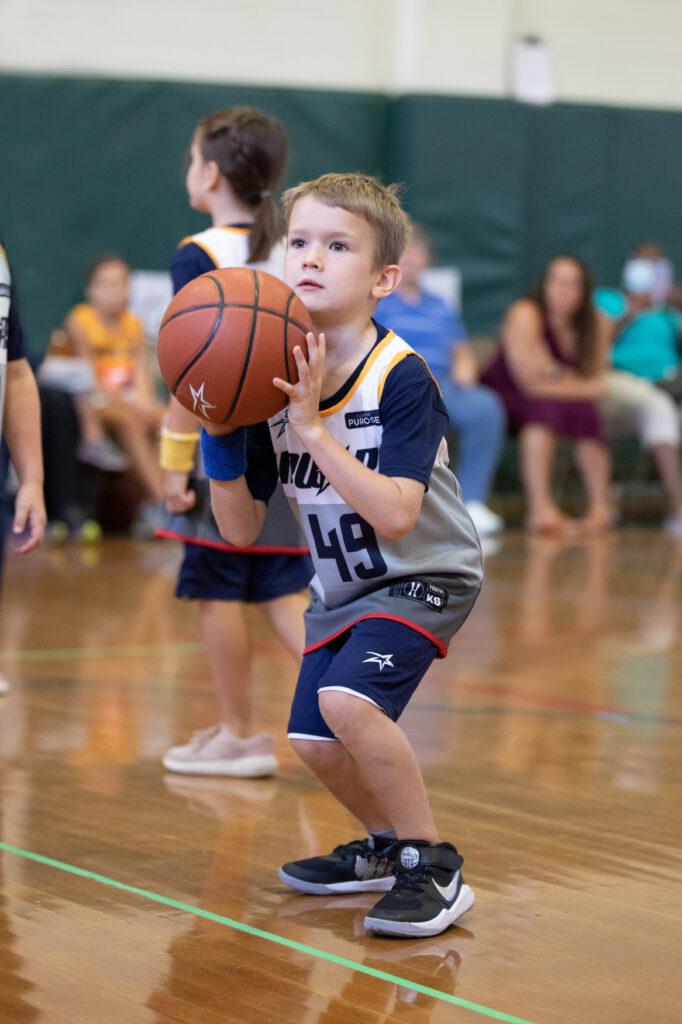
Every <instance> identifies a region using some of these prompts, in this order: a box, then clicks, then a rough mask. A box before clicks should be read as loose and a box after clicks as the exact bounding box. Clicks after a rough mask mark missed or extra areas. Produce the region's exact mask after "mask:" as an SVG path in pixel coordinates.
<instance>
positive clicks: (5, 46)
mask: <svg viewBox="0 0 682 1024" xmlns="http://www.w3.org/2000/svg"><path fill="white" fill-rule="evenodd" d="M526 32H533V33H538V34H540V35H542V36H543V37H544V38H545V39H546V41H547V42H548V43H549V44H550V47H551V51H552V56H553V61H554V69H555V78H556V86H557V94H558V98H559V99H563V100H574V101H578V102H605V103H613V104H625V105H636V106H637V105H641V106H659V107H660V106H663V107H676V108H682V60H681V59H680V48H681V45H682V44H681V41H682V0H647V2H646V3H643V2H640V0H571V2H570V3H569V2H567V0H475V2H472V0H342V2H341V3H339V2H338V0H316V2H315V3H311V2H310V0H260V2H257V0H0V67H1V68H2V69H4V70H7V71H27V72H56V73H60V74H101V75H110V76H124V77H145V78H171V79H190V80H197V81H226V82H244V83H262V84H282V85H292V86H307V87H313V88H332V89H351V90H371V91H387V92H403V91H411V92H436V93H450V94H452V93H455V94H457V93H461V94H467V95H483V96H505V95H508V79H507V63H508V62H507V55H508V46H509V41H510V40H511V39H512V38H513V37H514V35H516V34H520V33H526Z"/></svg>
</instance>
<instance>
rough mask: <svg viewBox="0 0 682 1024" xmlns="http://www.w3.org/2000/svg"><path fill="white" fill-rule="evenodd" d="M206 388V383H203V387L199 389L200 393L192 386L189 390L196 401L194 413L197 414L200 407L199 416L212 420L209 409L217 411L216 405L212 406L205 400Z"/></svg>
mask: <svg viewBox="0 0 682 1024" xmlns="http://www.w3.org/2000/svg"><path fill="white" fill-rule="evenodd" d="M205 387H206V382H205V381H202V383H201V387H200V388H199V390H198V391H197V390H196V389H195V388H193V387H192V385H191V384H190V386H189V389H190V391H191V392H192V398H193V399H194V412H197V405H198V406H200V408H199V410H198V411H199V415H200V416H203V417H204V419H205V420H210V418H211V417H210V416H209V415H208V412H207V409H215V405H211V403H210V402H207V401H206V399H205V398H204V388H205Z"/></svg>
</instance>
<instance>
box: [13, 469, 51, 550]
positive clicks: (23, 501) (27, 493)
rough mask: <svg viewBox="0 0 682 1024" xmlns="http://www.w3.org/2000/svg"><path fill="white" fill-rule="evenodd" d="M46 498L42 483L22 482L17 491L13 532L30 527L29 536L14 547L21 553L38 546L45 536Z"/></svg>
mask: <svg viewBox="0 0 682 1024" xmlns="http://www.w3.org/2000/svg"><path fill="white" fill-rule="evenodd" d="M46 522H47V514H46V512H45V499H44V498H43V489H42V487H41V486H40V484H30V483H26V484H22V485H21V487H20V488H19V490H18V491H17V496H16V498H15V502H14V522H13V524H12V533H14V534H20V533H23V532H24V530H25V529H26V528H27V527H28V531H29V532H28V537H27V538H26V540H25V541H24V542H23V543H22V544H18V545H17V546H16V548H15V549H14V550H15V551H16V552H17V553H18V554H20V555H26V554H28V552H29V551H33V549H34V548H37V547H38V545H39V544H40V542H41V541H42V539H43V537H44V536H45V524H46Z"/></svg>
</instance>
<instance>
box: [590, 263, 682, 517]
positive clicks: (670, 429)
mask: <svg viewBox="0 0 682 1024" xmlns="http://www.w3.org/2000/svg"><path fill="white" fill-rule="evenodd" d="M594 302H595V305H596V307H597V309H599V310H600V311H601V312H602V313H603V314H604V315H606V316H607V317H609V319H610V320H611V323H612V325H613V333H614V342H613V346H612V348H611V364H612V367H613V369H612V370H611V371H610V372H609V373H607V375H606V393H605V395H604V397H603V398H602V400H601V402H600V409H601V413H602V417H603V420H604V427H605V429H606V432H607V435H608V437H609V438H610V439H613V440H616V439H620V438H625V437H631V436H635V437H637V438H638V439H639V442H640V444H641V445H642V447H643V448H645V449H647V450H648V451H649V452H650V453H651V456H652V458H653V461H654V464H655V466H656V469H657V472H658V474H659V476H660V478H661V483H662V485H663V490H664V492H665V496H666V503H667V511H666V516H665V519H664V522H663V528H664V529H665V530H666V532H668V533H670V534H671V535H672V536H676V537H682V472H681V471H680V414H679V408H678V406H677V404H676V401H677V402H679V400H680V398H681V397H682V387H681V381H682V376H681V373H680V366H681V361H680V349H679V336H680V327H681V325H682V317H681V316H680V313H679V308H680V307H682V289H680V287H679V286H677V285H675V284H674V283H673V274H672V265H671V264H670V262H669V261H668V260H666V259H665V258H664V255H663V252H662V250H661V249H660V247H659V246H655V245H652V244H650V243H646V244H642V245H640V246H638V247H637V248H636V249H635V250H634V252H633V254H632V256H630V257H628V259H627V260H626V262H625V266H624V268H623V290H622V291H619V290H617V289H611V288H598V289H597V291H596V292H595V296H594Z"/></svg>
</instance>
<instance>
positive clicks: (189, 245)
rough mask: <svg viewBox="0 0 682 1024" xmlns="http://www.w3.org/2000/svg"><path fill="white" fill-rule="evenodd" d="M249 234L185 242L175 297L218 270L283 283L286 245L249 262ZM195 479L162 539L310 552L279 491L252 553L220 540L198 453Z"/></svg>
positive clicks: (242, 229)
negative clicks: (247, 271) (185, 505)
mask: <svg viewBox="0 0 682 1024" xmlns="http://www.w3.org/2000/svg"><path fill="white" fill-rule="evenodd" d="M249 234H250V228H249V225H248V224H241V225H240V224H235V225H230V226H227V227H213V228H207V229H206V230H205V231H200V232H198V233H197V234H196V235H190V236H189V237H188V238H184V239H183V240H182V241H181V242H180V244H179V245H178V247H177V249H176V250H175V255H174V256H173V262H172V264H171V277H172V279H173V293H174V294H177V293H178V292H179V291H180V289H181V288H184V286H185V285H186V284H188V283H189V282H190V281H193V280H194V279H195V278H196V277H199V275H200V274H205V273H207V272H208V271H209V270H215V269H216V268H217V267H245V266H248V267H252V268H253V269H254V270H264V271H266V272H267V273H268V274H273V275H274V276H275V277H279V278H281V277H282V274H283V273H284V244H283V243H279V244H277V245H275V246H274V248H273V249H272V251H271V253H270V255H269V256H268V258H267V259H266V260H263V261H262V262H255V263H247V260H248V258H249ZM192 476H193V480H192V487H193V489H194V490H195V492H196V496H197V501H196V504H195V505H194V507H193V508H192V509H190V511H189V512H187V513H185V514H179V513H173V512H165V513H164V520H163V524H162V529H161V530H160V531H159V535H160V536H162V537H170V538H173V539H175V540H184V541H185V542H186V543H188V544H199V545H202V546H204V547H209V548H216V549H218V550H223V551H225V550H229V551H238V552H241V553H244V552H254V553H257V554H263V555H267V554H290V555H301V554H305V553H307V550H308V549H307V547H306V542H305V538H304V536H303V533H302V531H301V528H300V527H299V525H298V523H297V522H296V519H295V518H294V516H292V514H291V510H290V509H289V506H288V504H287V501H286V499H285V498H284V495H283V494H282V493H281V492H280V491H279V488H278V490H277V492H276V493H275V494H274V495H273V500H272V502H271V503H270V506H269V508H268V514H267V516H266V519H265V523H264V524H263V529H262V531H261V533H260V535H259V536H258V537H257V539H256V540H255V541H254V542H253V544H252V545H250V546H249V547H248V548H234V547H233V546H232V545H231V544H228V543H227V542H226V541H225V539H224V538H223V537H221V536H220V531H219V530H218V527H217V525H216V522H215V519H214V518H213V513H212V511H211V495H210V490H209V483H208V480H207V479H206V474H205V473H204V467H203V463H202V460H201V454H200V452H199V451H198V450H197V456H196V462H195V468H194V471H193V473H192Z"/></svg>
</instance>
